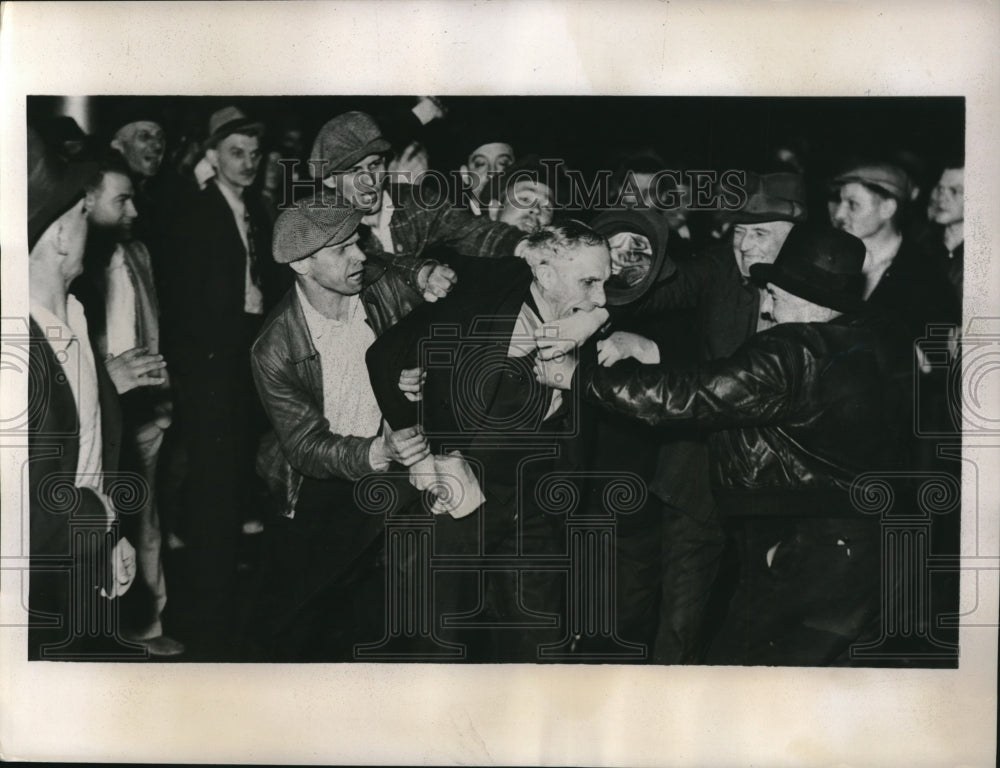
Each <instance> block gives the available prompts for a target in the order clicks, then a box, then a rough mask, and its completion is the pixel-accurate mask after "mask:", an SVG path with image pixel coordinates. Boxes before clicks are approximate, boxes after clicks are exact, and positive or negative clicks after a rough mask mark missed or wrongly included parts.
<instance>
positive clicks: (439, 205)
mask: <svg viewBox="0 0 1000 768" xmlns="http://www.w3.org/2000/svg"><path fill="white" fill-rule="evenodd" d="M390 150H391V145H390V143H389V141H388V140H387V139H385V138H384V137H383V135H382V131H381V130H380V129H379V126H378V125H376V123H375V121H374V120H373V119H372V118H371V117H370V116H369V115H367V114H365V113H363V112H347V113H345V114H342V115H339V116H337V117H335V118H333V119H332V120H330V121H329V122H328V123H326V125H324V126H323V127H322V128H321V129H320V131H319V134H318V135H317V137H316V141H315V142H314V143H313V147H312V153H311V155H310V162H311V164H312V166H313V172H314V173H317V174H318V175H319V176H320V178H321V179H322V184H323V187H324V188H325V189H326V190H332V191H334V192H335V193H336V194H337V195H338V196H341V197H344V198H347V199H348V200H350V202H351V203H352V204H353V205H354V206H355V207H357V208H358V209H359V210H360V211H362V212H363V213H364V218H363V219H362V222H361V227H360V230H359V231H360V233H361V248H362V250H364V251H365V253H368V254H370V255H385V256H386V257H387V258H389V259H392V258H394V257H395V256H397V255H400V254H406V255H409V256H423V255H425V254H427V253H429V252H430V250H431V249H437V248H440V249H445V250H447V251H451V252H455V253H458V254H461V255H466V256H484V257H502V256H509V255H513V254H514V252H515V249H516V248H517V246H518V243H519V241H520V240H521V237H522V234H523V233H522V232H520V230H518V229H516V228H514V227H512V226H508V225H507V224H504V223H502V222H491V221H489V220H488V219H486V218H485V217H476V216H474V215H472V214H471V213H470V212H469V211H467V210H460V209H457V208H455V207H453V206H451V205H450V204H449V203H448V202H447V194H445V190H443V189H442V190H434V189H428V188H426V187H417V186H415V185H412V184H405V183H395V182H391V183H387V176H386V173H385V168H386V160H385V158H386V155H387V154H388V153H389V151H390ZM423 288H424V286H423V285H421V289H423Z"/></svg>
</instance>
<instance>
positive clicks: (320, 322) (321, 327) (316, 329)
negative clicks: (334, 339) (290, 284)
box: [295, 283, 358, 341]
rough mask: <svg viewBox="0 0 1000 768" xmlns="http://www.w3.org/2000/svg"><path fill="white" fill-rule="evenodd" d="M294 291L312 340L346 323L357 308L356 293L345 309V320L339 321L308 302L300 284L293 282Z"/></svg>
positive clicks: (316, 339)
mask: <svg viewBox="0 0 1000 768" xmlns="http://www.w3.org/2000/svg"><path fill="white" fill-rule="evenodd" d="M295 291H296V293H297V294H298V297H299V304H301V305H302V314H303V315H305V318H306V325H307V326H308V328H309V335H310V336H312V337H313V340H314V341H318V340H319V339H321V338H323V334H324V333H325V332H327V331H329V330H332V329H334V328H341V327H343V326H345V325H348V324H349V323H350V321H351V318H353V317H354V313H355V312H356V311H357V309H358V297H357V296H356V295H355V296H351V297H350V299H349V304H348V309H347V318H348V319H347V322H341V321H340V320H334V319H332V318H329V317H325V316H323V315H322V314H320V312H319V310H317V309H316V308H315V307H314V306H313V305H312V304H310V303H309V299H308V297H307V296H306V294H305V292H304V291H303V290H302V286H300V285H299V284H298V283H296V284H295Z"/></svg>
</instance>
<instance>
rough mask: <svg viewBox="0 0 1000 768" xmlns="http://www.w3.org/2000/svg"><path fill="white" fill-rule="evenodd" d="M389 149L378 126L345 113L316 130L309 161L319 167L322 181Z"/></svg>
mask: <svg viewBox="0 0 1000 768" xmlns="http://www.w3.org/2000/svg"><path fill="white" fill-rule="evenodd" d="M390 149H392V145H391V144H390V143H389V141H388V140H387V139H385V138H384V137H383V136H382V131H381V130H379V127H378V125H376V123H375V121H374V120H373V119H372V118H371V116H370V115H366V114H365V113H364V112H345V113H344V114H342V115H337V117H335V118H333V120H330V121H329V122H328V123H327V124H326V125H324V126H323V127H322V128H320V129H319V134H318V135H317V136H316V140H315V141H314V142H313V145H312V152H310V153H309V159H310V161H311V162H314V163H317V164H319V163H322V165H321V166H320V167H321V168H322V173H323V178H326V177H327V176H329V175H330V174H331V173H338V172H343V171H348V170H350V169H351V168H352V167H353V166H354V164H355V163H357V162H358V161H359V160H362V159H364V158H366V157H368V155H382V154H385V153H386V152H388V151H389V150H390Z"/></svg>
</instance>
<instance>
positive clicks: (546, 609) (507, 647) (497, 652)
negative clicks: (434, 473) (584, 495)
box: [433, 489, 566, 663]
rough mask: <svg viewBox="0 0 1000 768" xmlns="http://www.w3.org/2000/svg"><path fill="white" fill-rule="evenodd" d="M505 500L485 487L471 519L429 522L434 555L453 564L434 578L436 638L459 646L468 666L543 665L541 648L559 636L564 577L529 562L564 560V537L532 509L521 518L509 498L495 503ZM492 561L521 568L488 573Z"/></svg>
mask: <svg viewBox="0 0 1000 768" xmlns="http://www.w3.org/2000/svg"><path fill="white" fill-rule="evenodd" d="M506 495H507V494H506V493H504V492H500V493H494V494H493V495H492V496H491V494H490V489H487V491H486V496H487V502H486V504H485V505H484V506H483V507H482V508H481V509H480V510H478V511H477V512H475V513H473V514H472V515H469V516H468V517H465V518H462V519H459V520H455V519H453V518H451V517H449V516H447V515H440V516H437V517H436V518H435V519H434V534H433V536H434V555H435V557H436V558H439V559H444V560H449V556H450V559H451V562H452V567H450V568H441V569H436V573H435V574H434V576H433V578H434V601H433V624H434V627H435V635H436V637H437V638H439V639H440V640H443V641H444V642H447V643H452V644H457V645H464V646H465V647H466V651H467V657H466V658H467V660H469V661H474V662H523V663H534V662H543V661H545V658H544V656H543V655H542V653H541V649H542V648H543V647H544V646H545V645H548V644H555V643H557V642H558V641H559V640H560V639H561V638H562V637H564V635H565V633H566V627H565V620H564V604H565V595H566V576H565V574H564V573H560V572H558V571H553V570H545V569H544V568H532V567H530V563H531V559H532V558H533V557H535V558H538V557H545V556H548V555H559V554H565V533H564V532H562V528H561V526H560V524H559V523H558V522H556V521H553V520H552V519H550V517H551V516H545V515H543V514H542V513H541V512H539V511H537V510H532V511H528V512H527V513H525V514H524V516H523V518H521V517H520V516H518V515H517V514H516V512H515V507H516V505H515V503H514V500H513V499H510V500H509V501H507V503H504V502H503V501H500V500H499V499H503V498H504V497H505V496H506ZM498 497H499V498H498ZM490 499H492V501H491V500H490ZM497 558H514V559H516V560H517V561H518V562H519V563H521V564H524V565H525V566H526V567H519V568H492V567H491V563H493V562H494V561H495V560H496V559H497ZM459 561H461V563H462V565H461V566H460V567H458V568H456V567H454V565H455V564H457V563H458V562H459Z"/></svg>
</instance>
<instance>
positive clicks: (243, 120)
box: [205, 117, 264, 148]
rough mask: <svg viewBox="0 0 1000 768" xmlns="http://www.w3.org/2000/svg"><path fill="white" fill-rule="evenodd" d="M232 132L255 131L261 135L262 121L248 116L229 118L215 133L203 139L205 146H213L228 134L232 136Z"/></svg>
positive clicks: (262, 129) (262, 130) (262, 131)
mask: <svg viewBox="0 0 1000 768" xmlns="http://www.w3.org/2000/svg"><path fill="white" fill-rule="evenodd" d="M234 133H255V134H258V135H261V134H263V133H264V123H262V122H260V121H259V120H253V119H251V118H249V117H240V118H237V119H236V120H230V121H229V122H228V123H223V124H222V125H220V126H219V127H218V128H217V129H216V131H215V133H213V134H212V135H211V136H209V137H208V138H207V139H206V140H205V146H206V147H208V148H212V147H215V146H217V145H218V144H219V142H220V141H222V140H223V139H225V138H226V137H228V136H232V135H233V134H234Z"/></svg>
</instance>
